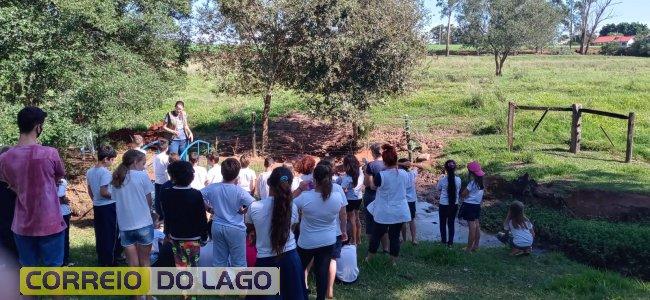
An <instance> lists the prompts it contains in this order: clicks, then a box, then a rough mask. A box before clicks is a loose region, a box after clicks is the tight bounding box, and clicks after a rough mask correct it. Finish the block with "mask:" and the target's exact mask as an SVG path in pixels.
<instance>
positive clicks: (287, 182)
mask: <svg viewBox="0 0 650 300" xmlns="http://www.w3.org/2000/svg"><path fill="white" fill-rule="evenodd" d="M292 181H293V174H291V171H290V170H289V169H287V168H285V167H278V168H275V169H274V170H273V171H272V172H271V174H270V175H269V177H268V182H267V183H268V187H269V195H270V197H266V198H263V199H262V200H260V201H255V202H253V203H252V204H251V205H250V208H249V209H248V214H246V223H247V224H248V226H251V225H252V226H254V227H255V232H256V235H255V237H256V243H255V245H256V247H257V261H256V262H255V266H256V267H277V268H280V295H279V298H278V297H275V296H274V297H273V299H307V293H306V289H305V286H303V285H302V284H296V283H298V282H304V281H305V275H304V272H303V267H302V263H301V261H300V256H299V255H298V252H297V250H296V240H295V238H294V235H293V230H292V229H293V228H292V227H294V226H295V225H296V224H297V223H298V208H297V207H296V205H295V204H294V203H293V202H292V197H291V182H292Z"/></svg>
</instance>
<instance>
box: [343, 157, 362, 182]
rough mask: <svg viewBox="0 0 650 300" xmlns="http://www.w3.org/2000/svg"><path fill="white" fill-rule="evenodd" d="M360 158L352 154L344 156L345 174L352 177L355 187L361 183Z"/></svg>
mask: <svg viewBox="0 0 650 300" xmlns="http://www.w3.org/2000/svg"><path fill="white" fill-rule="evenodd" d="M359 166H360V165H359V160H358V159H357V157H356V156H354V155H352V154H350V155H348V156H346V157H345V158H343V167H344V168H345V174H347V175H348V176H350V177H352V185H354V186H355V187H356V186H357V184H359Z"/></svg>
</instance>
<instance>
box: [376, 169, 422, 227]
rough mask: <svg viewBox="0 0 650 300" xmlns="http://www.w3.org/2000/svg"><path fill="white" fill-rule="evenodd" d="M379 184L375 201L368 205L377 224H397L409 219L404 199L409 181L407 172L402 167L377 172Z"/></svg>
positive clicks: (407, 207)
mask: <svg viewBox="0 0 650 300" xmlns="http://www.w3.org/2000/svg"><path fill="white" fill-rule="evenodd" d="M379 176H381V185H380V186H379V187H378V188H377V196H376V197H375V201H373V202H372V203H370V204H369V205H368V211H369V212H370V213H371V214H372V215H373V217H374V219H375V222H377V223H379V224H397V223H404V222H408V221H411V211H410V210H409V206H408V204H407V200H406V189H407V187H408V185H409V182H410V177H409V175H408V172H406V171H404V170H402V169H387V170H384V171H381V172H380V173H379Z"/></svg>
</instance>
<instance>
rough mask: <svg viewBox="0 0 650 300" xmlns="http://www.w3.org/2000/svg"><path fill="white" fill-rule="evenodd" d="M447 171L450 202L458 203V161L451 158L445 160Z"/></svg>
mask: <svg viewBox="0 0 650 300" xmlns="http://www.w3.org/2000/svg"><path fill="white" fill-rule="evenodd" d="M445 171H446V172H447V196H448V198H449V204H451V203H456V196H457V195H456V162H455V161H454V160H453V159H450V160H448V161H446V162H445Z"/></svg>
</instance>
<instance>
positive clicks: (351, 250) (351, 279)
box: [336, 226, 359, 283]
mask: <svg viewBox="0 0 650 300" xmlns="http://www.w3.org/2000/svg"><path fill="white" fill-rule="evenodd" d="M350 231H351V230H350V226H348V236H350V235H351V232H350ZM357 278H359V266H358V265H357V246H356V245H354V244H350V243H348V242H347V241H346V242H343V248H341V256H340V257H339V258H337V259H336V279H337V280H338V281H341V282H343V283H355V282H356V281H357Z"/></svg>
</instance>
